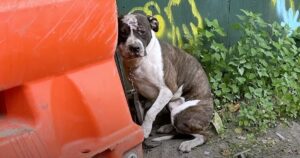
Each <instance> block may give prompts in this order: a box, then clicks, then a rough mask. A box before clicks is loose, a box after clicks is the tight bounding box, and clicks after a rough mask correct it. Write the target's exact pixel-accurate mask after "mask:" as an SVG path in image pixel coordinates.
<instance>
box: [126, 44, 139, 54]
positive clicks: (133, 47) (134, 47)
mask: <svg viewBox="0 0 300 158" xmlns="http://www.w3.org/2000/svg"><path fill="white" fill-rule="evenodd" d="M140 49H141V48H140V47H139V46H135V45H130V46H129V50H130V51H131V52H134V53H139V52H140Z"/></svg>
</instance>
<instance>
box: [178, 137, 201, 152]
mask: <svg viewBox="0 0 300 158" xmlns="http://www.w3.org/2000/svg"><path fill="white" fill-rule="evenodd" d="M192 135H193V136H194V137H195V138H194V139H192V140H188V141H184V142H182V143H181V144H180V146H179V148H178V149H179V150H180V151H182V152H190V151H191V150H192V149H193V148H195V147H196V146H199V145H202V144H203V143H204V142H205V138H204V136H203V135H201V134H192Z"/></svg>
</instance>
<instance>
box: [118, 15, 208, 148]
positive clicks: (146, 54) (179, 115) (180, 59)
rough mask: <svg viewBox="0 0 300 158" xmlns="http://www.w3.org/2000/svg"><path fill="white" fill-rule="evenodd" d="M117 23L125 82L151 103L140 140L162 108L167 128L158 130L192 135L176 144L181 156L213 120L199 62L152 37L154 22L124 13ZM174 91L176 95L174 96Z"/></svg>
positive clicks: (202, 138) (201, 138)
mask: <svg viewBox="0 0 300 158" xmlns="http://www.w3.org/2000/svg"><path fill="white" fill-rule="evenodd" d="M118 22H119V38H118V50H119V52H120V53H121V56H122V58H123V64H124V68H125V71H126V73H127V77H128V79H129V80H130V81H132V83H133V85H134V87H135V89H136V90H137V92H138V93H139V94H140V95H142V96H143V97H145V98H146V99H148V100H149V101H151V102H152V103H153V104H152V106H151V107H150V109H149V110H148V111H147V113H146V115H145V118H144V122H143V124H142V127H143V130H144V137H145V138H148V137H149V135H150V132H151V129H152V124H153V122H154V120H155V118H156V116H157V114H158V113H159V112H160V111H161V110H162V109H163V108H164V107H165V106H166V105H167V104H168V108H169V109H170V111H171V120H172V124H171V125H165V126H162V127H161V128H160V129H159V130H158V131H159V132H162V133H168V132H170V131H172V130H173V129H175V130H176V132H178V133H181V134H188V135H192V136H194V139H192V140H189V141H185V142H182V143H181V145H180V147H179V150H181V151H183V152H189V151H191V149H192V148H194V147H196V146H199V145H201V144H203V143H204V142H205V141H206V139H207V138H206V136H205V134H204V133H205V132H206V130H207V128H208V126H209V124H210V121H211V118H212V115H213V102H212V95H211V90H210V86H209V82H208V79H207V76H206V74H205V72H204V70H203V69H202V67H201V65H200V63H199V62H198V61H197V60H196V59H195V58H194V57H193V56H191V55H189V54H188V53H186V52H184V51H183V50H181V49H178V48H176V47H174V46H172V45H170V44H168V43H165V42H162V41H159V40H158V39H157V38H156V36H155V32H157V31H158V25H159V23H158V21H157V19H156V18H155V17H153V16H146V15H144V14H142V13H130V14H127V15H125V16H122V17H119V21H118ZM175 92H176V93H177V94H176V95H180V96H174V94H175Z"/></svg>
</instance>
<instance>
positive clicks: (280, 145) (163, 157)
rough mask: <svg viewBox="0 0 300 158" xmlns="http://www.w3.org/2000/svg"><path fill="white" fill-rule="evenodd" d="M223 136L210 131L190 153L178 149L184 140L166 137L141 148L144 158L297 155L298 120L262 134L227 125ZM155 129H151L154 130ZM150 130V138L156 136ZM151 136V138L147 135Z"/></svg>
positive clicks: (299, 152)
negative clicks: (205, 138) (148, 146)
mask: <svg viewBox="0 0 300 158" xmlns="http://www.w3.org/2000/svg"><path fill="white" fill-rule="evenodd" d="M227 127H228V129H226V132H225V133H224V136H223V137H221V136H218V135H216V134H214V135H213V136H212V137H211V138H210V139H209V141H208V142H207V143H206V144H204V145H202V146H199V147H197V148H195V149H194V150H192V152H190V153H182V152H179V151H178V147H179V145H180V143H181V142H182V141H184V140H187V139H172V140H166V141H163V142H162V143H161V145H159V146H157V147H155V148H151V149H144V157H145V158H223V157H238V158H244V157H246V158H248V157H249V158H300V121H297V122H290V123H289V124H278V125H277V126H276V127H275V128H271V129H269V130H268V131H267V132H266V133H260V134H253V133H252V134H250V133H249V132H245V131H241V130H239V129H238V128H236V127H235V126H233V125H229V126H228V125H227ZM154 131H155V130H154ZM157 136H158V135H156V134H155V133H153V136H152V137H157ZM150 139H151V138H150Z"/></svg>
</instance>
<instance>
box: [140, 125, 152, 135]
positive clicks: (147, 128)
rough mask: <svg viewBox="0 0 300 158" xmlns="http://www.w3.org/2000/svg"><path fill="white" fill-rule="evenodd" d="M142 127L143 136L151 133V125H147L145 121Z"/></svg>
mask: <svg viewBox="0 0 300 158" xmlns="http://www.w3.org/2000/svg"><path fill="white" fill-rule="evenodd" d="M142 128H143V130H144V138H148V137H149V135H150V133H151V129H152V126H151V125H149V124H148V123H147V122H144V123H143V125H142Z"/></svg>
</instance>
